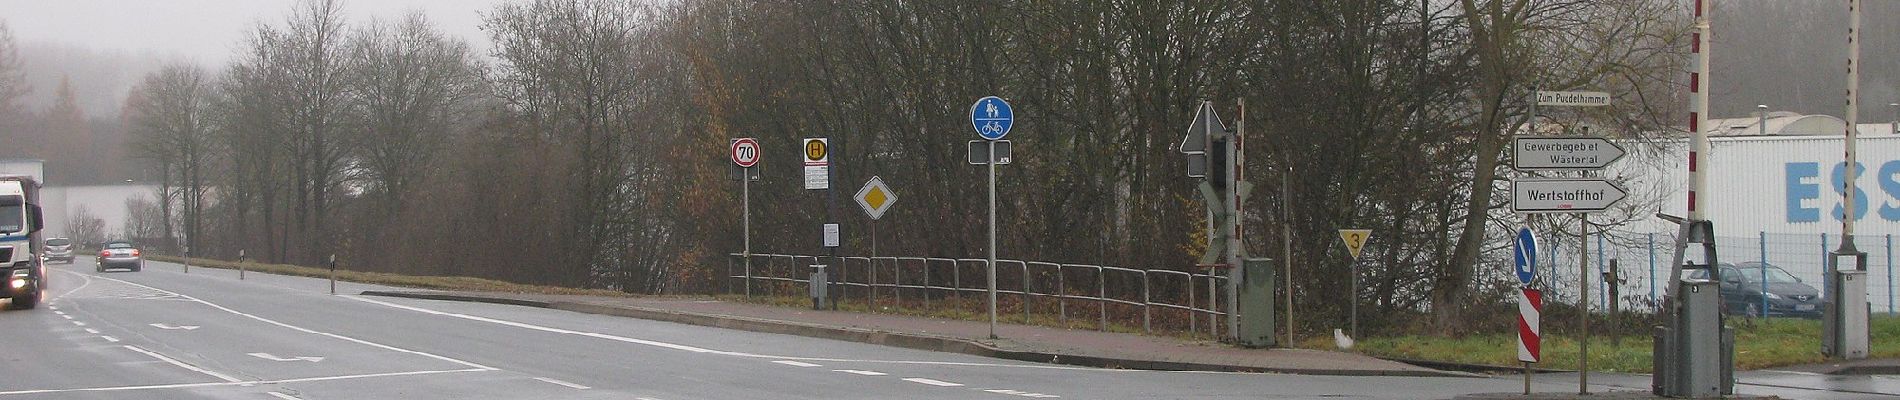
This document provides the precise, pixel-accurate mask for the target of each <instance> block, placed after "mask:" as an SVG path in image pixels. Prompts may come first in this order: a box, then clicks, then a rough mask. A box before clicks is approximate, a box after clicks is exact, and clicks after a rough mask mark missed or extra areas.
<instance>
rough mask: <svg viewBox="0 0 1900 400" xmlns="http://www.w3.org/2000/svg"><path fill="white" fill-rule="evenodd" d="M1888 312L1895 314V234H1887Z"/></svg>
mask: <svg viewBox="0 0 1900 400" xmlns="http://www.w3.org/2000/svg"><path fill="white" fill-rule="evenodd" d="M1887 313H1888V314H1893V234H1891V233H1889V234H1887Z"/></svg>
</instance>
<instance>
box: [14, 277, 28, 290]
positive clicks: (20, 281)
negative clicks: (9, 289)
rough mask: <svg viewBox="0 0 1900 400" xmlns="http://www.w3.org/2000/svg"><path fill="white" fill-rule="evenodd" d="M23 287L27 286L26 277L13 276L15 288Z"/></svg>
mask: <svg viewBox="0 0 1900 400" xmlns="http://www.w3.org/2000/svg"><path fill="white" fill-rule="evenodd" d="M23 287H26V278H21V277H17V276H16V277H13V288H14V289H19V288H23Z"/></svg>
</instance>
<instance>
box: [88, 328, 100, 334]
mask: <svg viewBox="0 0 1900 400" xmlns="http://www.w3.org/2000/svg"><path fill="white" fill-rule="evenodd" d="M86 333H90V334H94V335H97V334H99V330H98V329H92V328H86Z"/></svg>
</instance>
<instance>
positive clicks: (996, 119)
mask: <svg viewBox="0 0 1900 400" xmlns="http://www.w3.org/2000/svg"><path fill="white" fill-rule="evenodd" d="M1015 124H1016V113H1015V111H1012V110H1010V108H1009V102H1008V101H1004V100H1003V98H1001V97H996V96H989V97H984V98H981V99H976V103H975V104H971V105H970V127H972V128H976V135H977V136H982V137H983V139H985V140H1001V139H1002V138H1003V135H1008V134H1009V127H1010V125H1015Z"/></svg>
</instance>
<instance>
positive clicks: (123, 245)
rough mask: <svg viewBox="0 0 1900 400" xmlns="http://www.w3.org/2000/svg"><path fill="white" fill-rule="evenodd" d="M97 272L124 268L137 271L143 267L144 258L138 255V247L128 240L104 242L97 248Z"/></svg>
mask: <svg viewBox="0 0 1900 400" xmlns="http://www.w3.org/2000/svg"><path fill="white" fill-rule="evenodd" d="M98 268H99V272H106V270H108V269H126V270H131V271H132V272H139V271H140V270H143V269H145V259H144V258H142V257H140V256H139V248H138V247H135V246H132V243H130V242H118V241H115V242H106V245H105V247H104V248H102V249H100V250H99V267H98Z"/></svg>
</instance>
